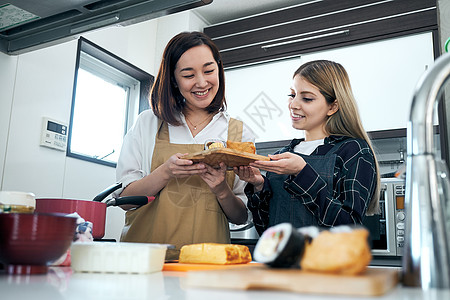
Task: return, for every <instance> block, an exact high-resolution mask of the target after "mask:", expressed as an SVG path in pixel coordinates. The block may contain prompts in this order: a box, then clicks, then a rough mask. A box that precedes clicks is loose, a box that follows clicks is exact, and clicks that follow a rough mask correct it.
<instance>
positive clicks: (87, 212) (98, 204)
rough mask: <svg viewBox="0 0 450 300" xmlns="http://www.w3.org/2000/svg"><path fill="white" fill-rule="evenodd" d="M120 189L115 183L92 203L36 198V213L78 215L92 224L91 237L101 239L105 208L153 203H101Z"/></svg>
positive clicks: (133, 199)
mask: <svg viewBox="0 0 450 300" xmlns="http://www.w3.org/2000/svg"><path fill="white" fill-rule="evenodd" d="M121 187H122V183H120V182H119V183H115V184H113V185H111V186H110V187H108V188H106V189H105V190H103V191H102V192H101V193H100V194H98V195H97V196H96V197H95V198H94V199H93V201H91V200H75V199H59V198H38V199H36V209H35V211H36V212H41V213H54V212H57V213H66V214H71V213H74V212H76V213H78V214H79V215H80V216H81V217H82V218H83V219H85V220H86V221H89V222H91V223H92V224H93V229H92V236H93V237H94V238H95V239H101V238H103V236H104V235H105V223H106V208H107V207H109V206H118V205H125V204H132V205H145V204H147V203H149V202H151V201H153V200H154V199H155V198H154V197H147V196H128V197H118V198H113V199H108V200H106V201H105V202H102V201H103V200H104V199H105V198H106V197H107V196H108V195H109V194H111V193H112V192H114V191H115V190H117V189H119V188H121Z"/></svg>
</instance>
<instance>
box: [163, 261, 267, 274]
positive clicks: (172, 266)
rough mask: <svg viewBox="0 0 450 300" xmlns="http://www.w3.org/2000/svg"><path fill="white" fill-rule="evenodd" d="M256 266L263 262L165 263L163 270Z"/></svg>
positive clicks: (200, 269) (183, 270)
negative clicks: (229, 263)
mask: <svg viewBox="0 0 450 300" xmlns="http://www.w3.org/2000/svg"><path fill="white" fill-rule="evenodd" d="M254 266H262V264H261V263H248V264H233V265H214V264H183V263H172V262H171V263H165V264H164V266H163V269H162V270H163V271H176V272H187V271H206V270H229V269H235V268H249V267H254Z"/></svg>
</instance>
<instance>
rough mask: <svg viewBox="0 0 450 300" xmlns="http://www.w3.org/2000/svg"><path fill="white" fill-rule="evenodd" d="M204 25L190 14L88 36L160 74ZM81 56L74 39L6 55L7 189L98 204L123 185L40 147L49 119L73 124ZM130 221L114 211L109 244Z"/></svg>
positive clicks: (1, 112)
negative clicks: (171, 43) (180, 42)
mask: <svg viewBox="0 0 450 300" xmlns="http://www.w3.org/2000/svg"><path fill="white" fill-rule="evenodd" d="M204 25H205V24H203V23H202V21H201V20H200V19H199V18H198V17H197V16H195V15H194V14H193V13H191V12H182V13H177V14H174V15H170V16H165V17H162V18H158V19H154V20H150V21H146V22H142V23H138V24H134V25H130V26H127V27H110V28H105V29H101V30H97V31H94V32H90V33H87V34H83V37H85V38H87V39H88V40H90V41H92V42H94V43H96V44H98V45H99V46H101V47H103V48H105V49H106V50H108V51H110V52H112V53H114V54H115V55H118V56H119V57H121V58H122V59H125V60H127V61H128V62H130V63H132V64H134V65H136V66H137V67H139V68H141V69H143V70H145V71H146V72H148V73H150V74H152V75H156V72H157V69H158V67H159V61H160V56H161V53H162V50H161V49H164V46H165V44H166V42H167V41H168V40H169V39H170V38H171V37H172V36H173V35H175V34H176V33H178V32H181V31H187V30H201V29H202V26H204ZM76 50H77V40H76V39H74V40H71V41H69V42H65V43H62V44H58V45H55V46H51V47H47V48H43V49H40V50H35V51H32V52H29V53H25V54H21V55H18V56H8V55H6V54H3V53H0V190H18V191H26V192H33V193H35V194H36V197H38V198H40V197H62V198H72V199H88V200H90V199H92V198H93V197H94V196H95V195H96V194H97V193H99V192H100V191H102V190H103V189H105V188H106V187H108V186H109V185H111V184H113V183H114V182H115V180H116V179H115V169H114V168H111V167H106V166H102V165H98V164H94V163H89V162H85V161H81V160H77V159H73V158H68V157H66V155H65V152H61V151H57V150H53V149H50V148H45V147H41V146H39V142H40V134H41V126H42V118H43V117H49V118H51V119H55V120H58V121H62V122H64V123H69V119H70V109H71V102H72V89H73V80H74V72H75V59H76ZM112 122H113V120H112ZM123 222H124V213H123V211H122V210H121V209H120V208H108V211H107V225H106V234H105V238H113V239H118V238H119V236H120V232H121V229H122V226H123Z"/></svg>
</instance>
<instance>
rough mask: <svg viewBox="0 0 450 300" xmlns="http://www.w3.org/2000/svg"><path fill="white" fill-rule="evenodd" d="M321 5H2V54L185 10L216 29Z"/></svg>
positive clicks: (110, 0) (61, 0) (2, 1)
mask: <svg viewBox="0 0 450 300" xmlns="http://www.w3.org/2000/svg"><path fill="white" fill-rule="evenodd" d="M316 1H321V0H0V51H1V52H4V53H8V54H20V53H25V52H27V51H30V50H32V49H39V48H41V47H44V46H46V45H51V44H54V43H58V42H60V41H63V40H67V39H70V38H71V37H72V36H74V35H76V34H80V33H83V32H85V31H89V30H93V29H97V28H100V27H104V26H108V25H114V24H121V25H130V24H134V23H138V22H142V21H146V20H149V19H152V18H157V17H160V16H165V15H167V14H172V13H176V12H180V11H184V10H192V11H193V12H194V13H196V14H197V15H198V16H199V17H200V18H201V19H203V20H204V21H205V22H206V23H207V24H208V25H215V24H218V23H222V22H226V21H230V20H235V19H239V18H243V17H248V16H251V15H255V14H260V13H264V12H268V11H271V10H275V9H280V8H285V7H289V6H293V5H298V4H301V3H305V2H316ZM211 2H212V3H211Z"/></svg>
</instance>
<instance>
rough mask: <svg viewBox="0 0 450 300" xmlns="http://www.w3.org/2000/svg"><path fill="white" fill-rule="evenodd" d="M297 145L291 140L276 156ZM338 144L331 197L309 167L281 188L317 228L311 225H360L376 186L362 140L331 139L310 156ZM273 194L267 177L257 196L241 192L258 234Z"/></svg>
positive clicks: (264, 226) (370, 157)
mask: <svg viewBox="0 0 450 300" xmlns="http://www.w3.org/2000/svg"><path fill="white" fill-rule="evenodd" d="M301 141H302V140H299V139H294V140H292V141H291V143H290V144H289V145H288V146H286V147H284V148H283V149H281V150H279V151H277V152H276V153H281V152H286V151H289V152H294V147H295V146H296V145H297V144H299V143H300V142H301ZM341 141H343V144H342V145H341V146H340V148H339V149H338V150H337V151H336V153H335V154H336V155H337V157H336V162H335V166H334V174H333V189H332V191H333V192H332V194H330V193H329V191H328V189H327V188H326V187H327V183H326V181H325V180H324V179H323V178H321V176H320V175H319V174H317V172H316V171H315V170H314V169H313V168H312V167H311V166H310V165H309V164H307V165H306V166H305V167H304V168H303V170H302V171H301V172H300V173H299V174H298V175H297V176H294V175H290V176H288V177H287V179H286V180H285V182H284V186H283V188H284V189H285V190H286V191H287V192H288V193H289V194H291V195H293V196H295V198H296V199H298V200H299V201H300V202H301V203H303V205H305V206H306V207H307V209H308V210H309V211H310V212H311V213H312V214H313V215H314V216H315V217H316V219H317V220H318V224H311V225H317V226H328V227H331V226H335V225H341V224H361V223H362V219H363V217H364V214H365V212H366V209H367V206H368V204H369V202H370V199H371V198H372V195H373V194H374V191H375V188H376V182H377V180H376V168H375V159H374V154H373V152H372V150H371V149H370V148H369V145H368V144H367V143H366V142H365V141H364V140H362V139H354V138H349V137H345V136H333V135H331V136H329V137H326V138H325V140H324V144H323V145H321V146H318V147H317V148H316V149H315V150H314V151H313V153H311V156H313V155H325V154H326V153H328V151H330V150H331V149H332V148H333V146H334V145H336V144H337V143H339V142H341ZM268 175H269V174H268ZM273 192H276V191H272V188H271V186H270V182H269V179H267V177H264V187H263V189H262V190H261V191H260V192H258V193H253V185H251V184H247V186H246V188H245V193H246V195H247V197H248V200H249V201H248V204H247V205H248V208H249V210H250V211H251V212H252V214H253V222H254V224H255V227H256V229H257V231H258V232H259V233H260V234H261V233H262V232H264V230H265V229H267V227H268V226H269V205H270V199H271V198H272V195H273Z"/></svg>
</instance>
